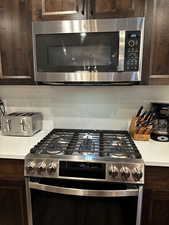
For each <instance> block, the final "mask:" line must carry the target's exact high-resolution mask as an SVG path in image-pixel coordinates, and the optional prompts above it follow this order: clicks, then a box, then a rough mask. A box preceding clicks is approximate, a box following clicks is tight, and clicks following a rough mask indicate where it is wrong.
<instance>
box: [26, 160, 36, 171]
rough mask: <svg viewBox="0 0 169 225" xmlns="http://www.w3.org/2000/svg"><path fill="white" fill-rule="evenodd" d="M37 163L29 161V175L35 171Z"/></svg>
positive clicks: (27, 167) (27, 166) (27, 168)
mask: <svg viewBox="0 0 169 225" xmlns="http://www.w3.org/2000/svg"><path fill="white" fill-rule="evenodd" d="M35 166H36V163H35V161H29V162H28V163H27V165H26V170H27V172H28V173H33V171H34V169H35Z"/></svg>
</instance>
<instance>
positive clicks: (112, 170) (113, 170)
mask: <svg viewBox="0 0 169 225" xmlns="http://www.w3.org/2000/svg"><path fill="white" fill-rule="evenodd" d="M109 174H110V176H112V177H113V178H116V177H117V176H118V174H119V170H118V168H117V167H116V166H111V167H110V170H109Z"/></svg>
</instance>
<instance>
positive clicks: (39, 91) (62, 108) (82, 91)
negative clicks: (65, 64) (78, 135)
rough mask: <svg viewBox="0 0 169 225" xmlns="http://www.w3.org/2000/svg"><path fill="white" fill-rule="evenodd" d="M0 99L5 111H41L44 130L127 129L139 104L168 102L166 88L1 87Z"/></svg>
mask: <svg viewBox="0 0 169 225" xmlns="http://www.w3.org/2000/svg"><path fill="white" fill-rule="evenodd" d="M0 97H1V98H2V99H3V100H4V101H5V105H6V108H7V112H13V111H40V112H42V113H43V115H44V128H45V129H51V128H52V127H56V128H86V129H128V126H129V122H130V119H131V117H132V116H133V115H135V114H136V112H137V110H138V108H139V107H140V106H141V105H143V106H145V107H146V108H148V107H149V104H150V102H168V103H169V86H126V87H122V86H119V87H87V86H81V87H56V86H0Z"/></svg>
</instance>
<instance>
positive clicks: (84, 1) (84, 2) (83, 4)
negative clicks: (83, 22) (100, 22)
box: [82, 0, 86, 15]
mask: <svg viewBox="0 0 169 225" xmlns="http://www.w3.org/2000/svg"><path fill="white" fill-rule="evenodd" d="M85 5H86V0H83V3H82V15H84V11H85Z"/></svg>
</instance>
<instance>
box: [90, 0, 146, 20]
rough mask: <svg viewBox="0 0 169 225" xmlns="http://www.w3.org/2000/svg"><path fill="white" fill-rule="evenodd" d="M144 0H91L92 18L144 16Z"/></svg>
mask: <svg viewBox="0 0 169 225" xmlns="http://www.w3.org/2000/svg"><path fill="white" fill-rule="evenodd" d="M144 5H145V0H93V4H92V8H93V10H91V14H93V17H94V18H113V17H114V18H118V17H137V16H144Z"/></svg>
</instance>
